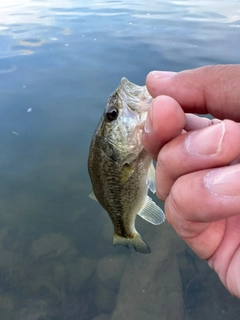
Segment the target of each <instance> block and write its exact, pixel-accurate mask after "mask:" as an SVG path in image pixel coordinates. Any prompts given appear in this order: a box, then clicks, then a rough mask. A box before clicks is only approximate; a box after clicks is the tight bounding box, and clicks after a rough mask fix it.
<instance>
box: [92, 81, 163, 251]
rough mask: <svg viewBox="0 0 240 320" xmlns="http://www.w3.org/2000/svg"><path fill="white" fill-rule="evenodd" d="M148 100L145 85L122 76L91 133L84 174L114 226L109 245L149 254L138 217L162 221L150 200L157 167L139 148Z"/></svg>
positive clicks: (148, 95)
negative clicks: (131, 246) (132, 248)
mask: <svg viewBox="0 0 240 320" xmlns="http://www.w3.org/2000/svg"><path fill="white" fill-rule="evenodd" d="M151 101H152V97H151V96H150V94H149V93H148V91H147V89H146V86H138V85H136V84H134V83H131V82H129V81H128V80H127V79H126V78H122V80H121V82H120V85H119V86H118V88H117V89H116V90H115V91H114V92H113V93H112V94H111V95H110V97H109V99H108V102H107V105H106V107H105V110H104V113H103V116H102V118H101V120H100V123H99V125H98V127H97V129H96V131H95V133H94V135H93V138H92V142H91V146H90V151H89V158H88V171H89V175H90V178H91V182H92V186H93V194H92V198H95V199H96V200H97V201H99V203H100V204H101V205H102V207H103V208H104V209H105V210H106V211H107V212H108V214H109V216H110V218H111V220H112V223H113V226H114V235H113V244H114V245H118V244H121V245H124V246H126V247H129V243H131V244H132V245H133V247H134V249H135V250H136V251H138V252H141V253H150V252H151V250H150V248H149V246H148V245H147V243H146V242H145V241H143V239H142V238H141V236H140V234H139V233H138V232H137V231H136V229H135V219H136V216H137V215H139V216H140V217H142V218H143V219H145V220H146V221H148V222H150V223H152V224H155V225H157V224H161V223H162V222H163V221H164V220H165V215H164V213H163V211H162V210H161V209H160V208H159V207H158V206H157V205H156V204H155V203H154V202H153V201H152V199H151V198H150V197H148V195H147V194H148V188H150V190H151V191H152V192H153V193H154V192H155V169H154V166H153V163H152V160H151V158H150V156H149V155H148V153H147V152H146V150H145V149H144V148H143V145H142V130H143V127H144V124H145V121H146V117H147V111H148V108H149V105H150V103H151Z"/></svg>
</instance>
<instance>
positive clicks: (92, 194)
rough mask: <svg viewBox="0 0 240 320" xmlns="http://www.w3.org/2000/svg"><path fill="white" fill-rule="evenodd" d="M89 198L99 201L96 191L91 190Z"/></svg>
mask: <svg viewBox="0 0 240 320" xmlns="http://www.w3.org/2000/svg"><path fill="white" fill-rule="evenodd" d="M89 198H91V199H92V200H94V201H97V202H98V199H97V198H96V196H95V194H94V192H91V193H90V195H89Z"/></svg>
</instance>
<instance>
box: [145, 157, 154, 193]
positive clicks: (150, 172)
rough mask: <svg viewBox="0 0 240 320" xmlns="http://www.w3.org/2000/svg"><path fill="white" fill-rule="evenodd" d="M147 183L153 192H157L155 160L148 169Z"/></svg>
mask: <svg viewBox="0 0 240 320" xmlns="http://www.w3.org/2000/svg"><path fill="white" fill-rule="evenodd" d="M147 184H148V188H149V189H150V190H151V191H152V193H155V192H156V183H155V168H154V165H153V162H151V165H150V167H149V170H148V177H147Z"/></svg>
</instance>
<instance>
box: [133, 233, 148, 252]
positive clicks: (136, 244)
mask: <svg viewBox="0 0 240 320" xmlns="http://www.w3.org/2000/svg"><path fill="white" fill-rule="evenodd" d="M129 241H130V242H131V244H132V245H133V248H134V249H135V251H137V252H140V253H145V254H146V253H151V249H150V247H149V246H148V244H147V243H146V242H145V241H144V240H143V239H142V237H141V236H140V234H139V233H136V234H135V235H134V237H133V238H132V239H129Z"/></svg>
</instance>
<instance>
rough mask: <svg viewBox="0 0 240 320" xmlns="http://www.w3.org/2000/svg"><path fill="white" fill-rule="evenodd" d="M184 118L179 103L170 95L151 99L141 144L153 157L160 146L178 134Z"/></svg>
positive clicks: (183, 125)
mask: <svg viewBox="0 0 240 320" xmlns="http://www.w3.org/2000/svg"><path fill="white" fill-rule="evenodd" d="M185 124H186V118H185V115H184V112H183V110H182V109H181V107H180V106H179V104H178V103H177V102H176V101H175V100H173V99H172V98H170V97H166V96H160V97H157V98H156V99H154V100H153V102H152V104H151V106H150V108H149V111H148V116H147V120H146V124H145V128H144V132H143V145H144V147H145V149H146V150H147V151H148V153H149V154H150V155H151V156H152V158H153V159H155V160H156V159H157V155H158V152H159V150H160V149H161V148H162V146H163V145H164V144H165V143H167V142H168V141H170V140H171V139H173V138H175V137H176V136H178V135H179V134H180V133H181V131H182V129H183V128H184V127H185Z"/></svg>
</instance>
